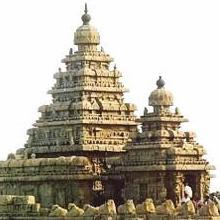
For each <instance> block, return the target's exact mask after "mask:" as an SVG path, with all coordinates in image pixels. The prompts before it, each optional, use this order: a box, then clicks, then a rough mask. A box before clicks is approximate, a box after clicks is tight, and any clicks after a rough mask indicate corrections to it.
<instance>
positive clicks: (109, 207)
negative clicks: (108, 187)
mask: <svg viewBox="0 0 220 220" xmlns="http://www.w3.org/2000/svg"><path fill="white" fill-rule="evenodd" d="M116 213H117V212H116V207H115V202H114V200H112V199H109V200H108V201H107V202H106V203H105V204H103V205H101V206H99V214H100V215H115V214H116Z"/></svg>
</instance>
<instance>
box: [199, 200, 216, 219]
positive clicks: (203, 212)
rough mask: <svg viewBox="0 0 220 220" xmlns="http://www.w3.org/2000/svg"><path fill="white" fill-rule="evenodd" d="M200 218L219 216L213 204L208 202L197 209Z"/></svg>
mask: <svg viewBox="0 0 220 220" xmlns="http://www.w3.org/2000/svg"><path fill="white" fill-rule="evenodd" d="M199 215H200V216H219V212H218V208H217V206H216V205H215V203H214V202H209V203H208V204H206V205H203V206H202V207H201V208H200V209H199Z"/></svg>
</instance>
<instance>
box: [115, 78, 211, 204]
mask: <svg viewBox="0 0 220 220" xmlns="http://www.w3.org/2000/svg"><path fill="white" fill-rule="evenodd" d="M156 84H157V89H155V90H154V91H153V92H152V93H151V94H150V96H149V105H150V106H152V107H153V112H148V110H147V108H145V110H144V115H143V116H141V118H140V122H141V123H142V132H141V133H140V134H139V135H138V138H137V139H134V141H133V143H131V144H129V145H128V146H127V147H126V150H127V153H126V155H125V156H123V157H122V158H123V159H122V161H121V162H119V163H121V165H116V167H115V168H114V169H115V170H114V171H115V172H118V173H120V175H122V174H124V177H125V183H124V195H126V198H133V199H135V200H136V201H143V200H144V199H145V198H148V197H150V198H153V199H154V201H160V202H161V200H163V199H164V198H165V197H166V198H169V199H172V200H173V201H175V203H176V204H178V203H179V202H180V200H181V198H183V194H184V185H185V184H186V183H188V184H189V185H190V186H191V187H192V190H193V196H195V197H198V198H203V197H204V196H205V195H206V194H208V193H209V181H210V173H209V171H210V170H211V169H214V167H213V166H210V165H209V163H208V161H206V160H205V159H203V155H204V154H205V150H204V148H203V146H201V145H200V144H198V143H197V142H196V141H195V134H194V133H193V132H183V131H181V130H180V125H181V123H183V122H186V121H187V120H186V119H184V117H183V116H182V115H181V114H180V112H179V110H178V108H176V109H175V112H172V110H171V109H170V107H172V106H173V95H172V93H171V92H169V91H168V90H166V89H165V82H164V80H163V79H162V78H161V77H160V78H159V80H157V82H156Z"/></svg>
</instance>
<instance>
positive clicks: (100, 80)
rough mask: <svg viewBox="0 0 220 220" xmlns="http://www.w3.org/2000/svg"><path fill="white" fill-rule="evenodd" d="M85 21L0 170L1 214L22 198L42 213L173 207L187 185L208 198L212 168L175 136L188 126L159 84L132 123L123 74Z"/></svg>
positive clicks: (184, 137) (199, 149)
mask: <svg viewBox="0 0 220 220" xmlns="http://www.w3.org/2000/svg"><path fill="white" fill-rule="evenodd" d="M90 20H91V17H90V15H89V14H88V12H87V6H86V7H85V13H84V14H83V16H82V21H83V24H82V25H81V26H80V27H79V28H78V29H77V30H76V32H75V34H74V44H75V45H76V46H77V48H78V49H77V50H76V51H73V49H72V48H71V49H70V50H69V54H68V55H66V57H65V58H64V59H63V60H62V62H63V63H64V64H65V66H66V69H65V70H61V69H59V70H58V72H57V73H55V74H54V78H55V80H56V82H55V84H54V86H53V87H52V88H51V90H50V91H49V94H51V96H52V102H51V103H50V104H49V105H43V106H41V107H40V108H39V112H40V113H41V116H40V117H39V119H38V120H37V121H36V122H35V123H34V125H33V128H31V129H29V130H28V131H27V134H28V136H29V137H28V140H27V142H26V144H25V146H24V148H22V149H18V150H17V152H16V153H15V154H10V155H9V157H8V159H7V160H6V161H2V162H0V194H1V195H2V196H0V212H2V209H3V208H5V209H4V210H6V211H5V212H7V208H6V205H8V206H10V205H11V206H13V204H15V203H16V201H17V200H19V198H20V200H22V199H21V198H26V197H28V196H29V197H28V198H29V199H30V198H32V199H33V198H34V199H35V200H36V202H37V204H40V205H41V207H44V208H45V209H46V208H48V209H49V208H51V206H52V205H54V204H58V205H59V206H61V207H64V208H67V207H68V204H69V203H74V204H76V205H77V206H78V207H81V208H82V207H83V205H84V204H91V205H93V206H100V205H101V204H103V203H105V202H106V201H108V200H109V199H112V200H114V202H115V204H116V205H117V206H118V205H120V204H123V203H125V201H126V200H128V201H131V200H133V202H134V203H135V204H137V203H141V202H143V201H144V200H145V199H146V198H152V200H153V201H154V203H155V204H161V203H162V202H164V201H165V200H166V199H170V200H172V202H173V203H174V204H175V205H177V204H179V203H180V201H181V199H182V198H183V195H184V185H185V183H186V182H187V183H188V184H189V186H190V187H191V188H192V191H193V197H198V198H201V199H203V198H204V197H205V195H207V194H208V193H209V183H210V170H212V169H214V168H213V166H211V165H209V163H208V161H207V160H205V159H203V156H204V154H205V149H204V148H203V146H201V145H200V144H198V143H197V142H196V140H195V134H194V133H193V132H183V131H182V130H180V127H181V124H182V123H183V122H187V120H186V119H185V118H184V117H183V115H181V113H180V111H179V109H178V108H175V110H173V109H174V108H173V105H174V100H173V95H172V93H171V92H170V91H168V90H167V89H166V88H165V81H164V80H163V79H162V78H161V77H160V78H159V79H158V80H157V81H156V87H155V90H154V91H152V92H151V94H150V95H149V99H148V105H149V106H152V109H153V110H152V111H148V109H147V108H145V109H144V113H143V115H142V116H141V117H140V118H138V117H136V116H135V114H134V112H135V110H136V107H135V105H134V104H130V103H126V102H124V96H123V95H124V92H126V91H127V90H126V89H125V87H124V86H123V85H122V83H121V82H120V77H121V76H122V74H121V72H120V71H119V70H118V69H117V68H116V66H115V67H113V68H111V63H112V62H113V59H112V58H111V57H110V56H109V55H108V54H106V53H105V51H104V50H103V49H102V47H101V46H100V36H99V33H98V31H97V30H96V28H94V27H93V26H91V25H90ZM143 102H145V99H144V100H143ZM138 125H141V131H139V130H138V128H137V127H138ZM9 195H11V196H9ZM25 196H26V197H25ZM31 196H32V197H31ZM33 196H34V197H33ZM13 198H15V199H14V200H15V201H14V200H13ZM16 199H17V200H16ZM5 200H6V201H5ZM10 201H14V203H13V204H12V203H10ZM18 203H19V202H18ZM33 203H34V202H33ZM5 204H6V205H5ZM2 207H3V208H2ZM34 207H35V206H34ZM35 208H36V207H35ZM36 209H37V208H36ZM10 210H13V207H11V208H10ZM32 211H33V210H32ZM12 212H13V211H10V213H12ZM33 212H34V211H33ZM2 213H3V212H2ZM29 215H30V214H29ZM31 219H33V218H31Z"/></svg>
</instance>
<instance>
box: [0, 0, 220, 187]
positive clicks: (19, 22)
mask: <svg viewBox="0 0 220 220" xmlns="http://www.w3.org/2000/svg"><path fill="white" fill-rule="evenodd" d="M84 3H85V1H82V0H46V1H45V0H19V1H16V0H7V1H6V0H3V1H0V72H1V73H0V76H1V86H0V100H1V108H0V122H1V123H0V138H1V142H0V148H1V153H0V160H5V159H6V158H7V155H8V154H9V153H11V152H15V151H16V149H18V148H21V147H23V145H24V143H25V142H26V140H27V135H26V131H27V129H29V128H31V127H32V124H33V123H34V122H35V120H37V119H38V117H39V113H38V111H37V110H38V107H39V106H41V105H44V104H49V103H50V102H51V98H50V96H49V95H47V91H48V90H49V89H50V88H51V87H52V86H53V84H54V83H55V80H54V79H53V74H54V73H55V72H56V71H57V69H58V68H59V67H61V68H62V69H64V66H63V64H61V62H60V61H61V59H62V58H64V57H65V55H66V54H68V51H69V48H70V47H73V48H74V50H75V49H76V48H75V46H74V45H73V36H74V31H75V30H76V28H77V27H79V26H80V25H81V24H82V21H81V15H82V14H83V10H84ZM87 3H88V9H89V14H90V15H91V17H92V20H91V24H92V25H94V26H95V27H96V28H97V29H98V31H99V33H100V35H101V45H102V46H103V48H104V50H105V51H106V52H107V53H109V54H110V55H111V56H112V57H113V58H114V63H113V64H112V66H114V64H116V65H117V68H118V69H119V70H120V71H121V72H122V74H123V78H122V79H121V81H122V82H123V83H124V85H125V86H126V87H127V88H128V89H129V93H127V94H126V96H125V98H126V101H127V102H131V103H135V104H136V105H137V108H138V111H137V112H136V115H137V116H140V115H141V114H142V112H143V109H144V107H145V106H147V105H148V96H149V94H150V92H151V91H152V90H153V89H155V88H156V86H155V82H156V80H157V78H158V76H159V75H162V77H163V78H164V80H165V81H166V88H167V89H168V90H170V91H172V93H173V95H174V99H175V106H178V107H179V109H180V111H181V113H182V114H183V115H184V116H185V117H186V118H188V119H189V122H188V123H186V124H185V125H183V128H182V129H183V130H189V131H195V132H196V134H197V141H198V142H199V143H200V144H202V145H203V146H204V147H205V149H206V150H207V155H206V158H208V160H209V161H210V163H211V164H213V165H215V167H216V171H215V172H214V173H213V174H214V175H215V176H216V178H214V179H212V181H211V191H215V190H220V156H219V154H220V151H219V147H220V146H218V145H219V125H220V116H219V113H220V98H219V96H220V95H219V94H220V87H219V84H220V78H219V74H220V28H219V27H220V25H219V24H220V13H219V11H220V1H219V0H206V1H205V0H184V1H183V0H135V1H134V0H130V1H123V0H105V1H103V0H87Z"/></svg>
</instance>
